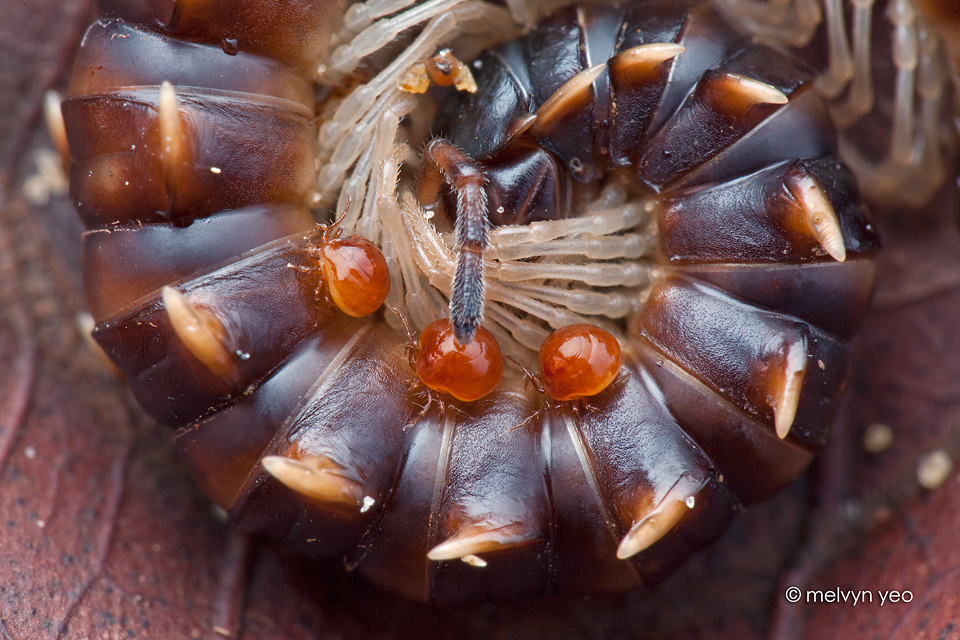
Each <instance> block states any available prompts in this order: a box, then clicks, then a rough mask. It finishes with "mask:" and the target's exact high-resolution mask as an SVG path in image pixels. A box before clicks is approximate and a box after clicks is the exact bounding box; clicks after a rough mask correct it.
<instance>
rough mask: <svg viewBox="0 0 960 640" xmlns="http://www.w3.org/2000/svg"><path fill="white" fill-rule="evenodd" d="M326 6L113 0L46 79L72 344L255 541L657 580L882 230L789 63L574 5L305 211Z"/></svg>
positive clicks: (833, 357)
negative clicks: (61, 151)
mask: <svg viewBox="0 0 960 640" xmlns="http://www.w3.org/2000/svg"><path fill="white" fill-rule="evenodd" d="M343 9H344V7H342V6H340V5H339V4H337V3H334V2H320V1H316V2H309V1H307V0H299V1H297V2H289V1H286V2H285V1H282V0H246V1H244V2H236V1H234V2H227V1H225V0H223V1H220V0H210V1H206V2H201V1H199V0H198V1H195V2H191V1H185V0H168V1H167V2H155V3H147V2H135V1H131V2H121V1H120V0H115V1H105V2H101V13H102V15H103V16H104V17H103V18H101V19H100V20H99V21H98V22H96V23H95V24H94V25H93V26H92V27H91V28H90V30H89V31H88V33H87V36H86V38H85V40H84V43H83V46H82V48H81V51H80V53H79V57H78V60H77V63H76V69H75V72H74V76H73V80H72V84H71V88H70V97H69V98H68V99H66V100H65V101H64V102H63V104H62V112H63V117H64V119H65V122H66V129H67V138H68V143H69V150H70V154H71V156H72V160H73V165H72V169H71V175H70V180H71V194H72V197H73V199H74V201H75V203H76V207H77V209H78V211H79V213H80V216H81V218H82V219H83V222H84V224H85V226H86V228H87V232H86V233H85V234H84V238H83V269H84V276H83V277H84V284H85V289H86V295H87V303H88V305H89V308H90V311H91V313H92V314H93V316H94V319H95V321H96V329H95V331H94V334H93V335H94V338H95V339H96V341H97V342H98V343H99V344H100V345H101V346H102V347H103V349H104V350H105V351H106V353H107V354H108V355H109V357H110V358H111V359H112V360H113V361H114V362H115V363H116V365H117V366H118V367H119V368H120V370H121V371H122V372H123V374H124V375H125V376H126V378H127V380H128V383H129V385H130V388H131V389H132V391H133V393H134V395H135V396H136V398H137V400H138V401H139V403H140V405H141V406H142V407H143V408H144V410H145V411H146V412H147V413H148V414H150V415H151V416H152V417H154V418H155V419H157V420H158V421H160V422H162V423H164V424H166V425H169V426H170V427H172V428H173V429H175V430H176V435H175V439H176V443H177V448H178V449H179V452H180V454H181V455H182V457H183V459H184V460H185V462H186V464H187V466H188V468H189V469H190V472H191V474H192V475H193V477H194V479H195V480H196V482H197V484H198V485H199V486H200V487H201V488H202V489H203V491H204V492H205V493H206V494H207V495H208V496H210V498H211V499H212V500H214V501H215V502H216V503H217V504H219V505H220V506H222V507H223V508H224V509H226V510H227V512H228V513H229V515H230V518H231V520H233V521H234V522H236V523H237V524H238V525H240V526H241V527H243V528H245V529H247V530H249V531H253V532H256V533H260V534H264V535H267V536H270V537H273V538H275V539H278V540H281V541H283V542H284V543H285V544H286V545H288V546H289V547H291V548H293V549H295V550H297V551H301V552H303V553H306V554H311V555H315V556H325V557H338V558H343V560H344V563H345V565H346V567H347V568H349V569H350V570H356V571H359V572H361V573H362V574H364V575H365V576H367V577H368V578H369V579H371V580H373V581H375V582H377V583H379V584H382V585H386V586H387V587H389V588H391V589H393V590H394V591H397V592H399V593H402V594H404V595H406V596H409V597H411V598H416V599H420V600H427V601H431V602H433V603H435V604H438V605H451V604H458V603H464V602H470V601H478V600H487V599H492V600H508V599H511V598H514V597H516V596H518V595H523V594H530V593H539V592H551V591H558V592H574V593H594V592H602V591H611V590H617V589H624V588H629V587H632V586H635V585H639V584H655V583H656V582H658V581H659V580H662V579H663V578H664V577H665V576H666V575H668V574H669V573H670V571H672V570H673V569H675V568H676V567H677V566H678V565H679V564H680V563H682V562H683V561H684V560H685V559H686V558H688V557H689V556H690V554H691V553H693V552H694V551H696V550H698V549H700V548H702V547H703V546H705V545H706V544H708V543H710V542H711V541H713V540H715V539H716V538H717V537H718V536H719V535H721V533H722V532H723V530H724V529H725V527H726V525H727V524H728V523H729V522H730V520H731V518H732V517H733V516H734V515H735V513H736V512H737V511H738V510H739V509H740V508H741V506H742V505H745V504H749V503H752V502H756V501H758V500H762V499H764V498H766V497H768V496H770V495H772V494H773V493H775V492H776V491H778V490H779V489H781V488H782V487H783V486H785V485H786V484H787V483H789V482H790V481H792V480H793V479H794V478H796V477H797V476H798V475H799V474H800V473H801V472H802V471H803V470H804V468H805V467H806V466H807V465H808V464H809V462H810V461H811V459H812V458H813V456H814V455H815V454H816V452H817V451H818V450H819V449H820V448H821V447H823V445H824V443H825V441H826V438H827V433H828V430H829V427H830V423H831V421H832V419H833V416H834V413H835V411H836V406H837V401H838V398H839V396H840V394H841V392H842V389H843V386H844V380H845V377H846V369H847V364H848V363H847V359H848V347H847V341H848V340H849V339H850V338H851V337H852V335H853V333H854V331H855V329H856V327H857V325H858V324H859V322H860V319H861V318H862V316H863V314H864V313H865V311H866V308H867V306H868V304H869V299H870V294H871V289H872V282H873V274H874V267H873V261H872V256H873V255H874V254H875V252H876V251H877V250H878V248H879V244H878V241H877V238H876V236H875V234H874V232H873V230H872V227H871V226H870V224H869V223H868V221H867V218H866V216H865V206H864V205H863V203H862V202H861V200H860V198H859V196H858V193H857V189H856V186H855V184H854V179H853V177H852V174H851V173H850V171H849V170H847V169H846V167H845V166H844V165H843V163H842V162H840V161H839V160H838V159H837V157H836V149H835V144H836V137H835V133H834V131H833V129H832V125H831V124H830V118H829V116H828V114H827V110H826V107H825V105H824V103H823V101H822V99H821V98H820V97H819V95H818V94H817V93H816V92H815V91H814V90H813V87H812V79H813V78H812V75H811V73H810V72H808V71H807V70H805V68H803V67H802V66H801V65H799V64H797V63H796V62H794V61H793V60H792V59H791V58H790V57H789V56H787V55H786V54H784V53H782V52H780V51H778V50H775V49H772V48H769V47H764V46H762V45H757V44H752V43H751V42H749V41H747V40H745V39H744V37H743V36H742V35H740V34H739V33H737V32H736V31H735V30H734V29H733V28H732V27H731V26H730V25H729V24H728V23H727V22H725V20H724V19H723V18H721V17H720V16H719V15H718V14H717V13H715V12H714V11H713V10H712V9H711V8H710V7H708V6H706V5H702V4H699V3H695V2H684V1H680V0H647V1H640V2H633V3H630V4H625V5H622V6H616V7H613V6H594V7H590V8H584V7H567V8H565V9H562V10H560V11H557V12H555V13H554V14H552V15H551V16H550V17H548V18H547V19H546V20H545V21H543V22H542V23H541V24H540V25H539V26H537V27H536V28H534V29H533V30H532V31H530V32H529V33H528V34H527V35H525V36H523V37H522V38H520V39H517V40H513V41H511V42H509V43H507V44H505V45H503V46H502V47H501V48H498V49H495V50H490V51H487V52H485V53H483V54H482V55H481V56H480V58H479V59H478V60H477V61H476V62H475V63H474V64H472V68H473V73H474V75H475V78H476V83H477V91H476V92H475V93H472V94H469V93H456V92H452V93H451V95H449V96H448V97H447V98H446V99H445V100H446V102H445V104H444V106H443V107H442V108H441V109H440V114H439V115H438V118H437V120H436V126H435V127H434V131H436V132H440V133H441V134H442V135H441V136H440V137H437V138H435V139H434V140H433V141H432V142H430V143H429V144H428V145H426V146H425V147H424V148H423V151H422V153H421V154H420V160H419V164H420V171H419V178H418V179H417V186H416V189H415V191H416V194H417V197H418V200H417V201H415V200H414V199H413V197H412V195H411V194H412V193H413V192H414V189H413V188H412V187H411V185H410V180H409V179H408V178H407V177H406V176H403V181H402V182H401V184H400V187H399V188H400V195H399V196H397V195H396V194H387V195H382V194H381V195H380V196H379V199H369V198H368V200H367V203H366V204H365V203H361V202H354V203H350V204H349V206H348V204H347V203H345V202H341V203H340V210H341V211H343V210H344V209H348V210H349V211H352V212H353V213H354V214H355V215H354V217H353V218H351V217H350V216H345V218H344V219H343V220H342V221H340V220H338V221H333V220H332V219H330V217H328V216H326V215H325V214H322V215H321V219H323V220H324V222H325V224H324V226H323V227H322V228H316V227H315V225H316V220H315V218H314V212H312V211H311V209H310V205H311V204H312V202H313V201H312V200H311V197H312V195H313V189H314V185H315V180H316V170H317V166H316V160H315V158H316V145H317V142H316V135H317V133H316V132H317V127H318V122H317V121H316V119H317V115H316V114H317V113H318V107H317V105H316V104H315V95H316V93H315V87H314V85H313V79H314V73H315V68H316V65H317V64H318V63H320V62H321V61H322V60H324V56H325V55H327V52H326V49H327V43H328V40H329V38H330V35H331V34H332V33H333V32H334V31H336V29H337V24H338V21H339V20H340V19H341V16H342V12H343ZM340 89H341V90H342V92H344V93H348V92H349V90H350V86H349V81H348V80H347V81H344V84H343V86H342V87H341V88H340ZM388 111H389V110H385V111H384V114H383V115H384V120H383V121H384V122H387V121H388V120H389V117H390V113H388ZM384 128H385V129H384V130H387V129H386V125H384ZM381 142H382V141H381ZM387 142H389V143H390V145H393V137H390V138H389V139H388V140H387ZM390 149H393V147H392V146H391V147H390ZM391 153H392V151H391ZM391 158H393V159H392V160H391ZM395 161H396V159H395V158H394V157H393V156H391V155H390V154H386V155H384V157H382V158H381V159H380V165H381V168H379V169H378V171H380V172H381V174H380V175H381V177H380V181H381V183H383V184H387V185H389V186H390V188H395V185H396V179H395V178H391V176H390V175H389V174H388V172H387V168H389V165H390V163H391V162H395ZM396 162H398V161H396ZM396 162H395V164H396ZM383 176H386V177H383ZM375 179H376V177H374V178H371V184H372V183H373V182H374V180H375ZM610 194H613V195H612V196H611V195H610ZM369 202H375V203H376V205H377V206H376V207H372V208H371V207H368V206H366V205H367V204H369ZM358 211H362V212H363V213H362V214H360V213H357V212H358ZM371 211H372V213H371ZM434 214H436V215H434ZM357 215H361V216H368V217H366V218H364V217H361V219H362V220H367V219H369V216H371V215H372V216H373V217H374V218H375V219H376V220H377V223H376V224H375V225H373V226H371V227H366V228H369V229H373V231H370V232H369V233H361V232H360V231H358V230H362V229H363V228H364V227H363V225H362V224H361V225H358V224H357V223H356V219H357V218H356V216H357ZM381 218H382V220H383V222H382V224H381V223H380V222H379V221H380V219H381ZM449 231H452V233H447V232H449ZM364 235H366V236H367V237H366V238H364V237H361V236H364ZM381 252H382V253H381ZM414 257H415V259H414ZM447 258H449V259H447ZM458 260H459V264H458V265H457V267H456V269H455V268H454V265H453V264H452V263H453V262H456V261H458ZM411 265H412V266H411ZM524 274H526V275H524ZM421 285H423V287H426V289H425V291H424V290H421V289H422V287H421ZM458 291H461V292H462V293H457V292H458ZM384 299H386V304H385V305H383V306H381V304H380V303H381V301H383V300H384ZM448 302H449V306H450V319H451V321H452V324H451V322H447V320H445V316H446V314H447V312H446V304H447V303H448ZM388 306H389V307H396V308H397V311H398V313H397V314H394V313H391V312H389V311H387V310H386V307H388ZM378 307H380V308H379V310H377V308H378ZM372 310H373V312H372V313H371V311H372ZM434 323H440V324H434ZM405 325H406V327H407V331H409V332H410V334H411V335H409V336H408V335H407V333H406V331H405V329H404V326H405ZM568 325H572V326H571V327H570V328H569V329H565V330H563V331H562V332H561V331H557V332H556V333H552V332H553V331H554V330H562V329H563V327H566V326H568ZM428 329H429V330H428ZM487 329H489V331H487ZM449 331H452V332H453V333H454V334H456V335H455V338H456V339H448V337H445V336H447V333H444V332H449ZM418 335H419V337H420V339H419V341H418V340H417V337H418ZM488 336H489V337H488ZM548 336H549V339H547V338H548ZM481 340H482V341H483V342H482V343H481ZM541 343H542V344H543V345H545V346H544V347H543V348H542V349H541ZM494 345H496V346H497V348H496V349H494V348H493V346H494ZM571 345H572V346H571ZM501 348H502V355H503V356H504V358H503V359H501V358H500V356H499V354H500V353H501V351H500V350H501ZM470 349H474V351H469V350H470ZM538 350H540V351H539V358H538V357H537V355H538ZM538 366H539V369H537V367H538ZM497 367H499V370H498V371H494V373H496V376H495V379H494V377H493V374H492V373H490V374H488V370H496V369H497ZM450 371H452V372H453V373H449V372H450ZM464 371H467V372H468V373H463V372H464ZM418 372H420V374H419V375H418ZM501 375H502V379H501V378H500V376H501ZM485 376H489V377H485ZM435 380H440V382H435ZM487 386H489V387H490V388H492V389H493V390H492V391H490V390H489V389H488V388H487Z"/></svg>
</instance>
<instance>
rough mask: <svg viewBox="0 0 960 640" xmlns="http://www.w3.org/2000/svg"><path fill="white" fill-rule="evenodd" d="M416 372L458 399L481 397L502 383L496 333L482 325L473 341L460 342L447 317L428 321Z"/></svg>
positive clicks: (421, 337)
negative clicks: (455, 336) (494, 335)
mask: <svg viewBox="0 0 960 640" xmlns="http://www.w3.org/2000/svg"><path fill="white" fill-rule="evenodd" d="M417 375H418V376H419V377H420V380H421V381H422V382H423V384H425V385H426V386H428V387H429V388H431V389H433V390H434V391H442V392H444V393H449V394H450V395H452V396H453V397H454V398H456V399H457V400H464V401H467V402H470V401H472V400H479V399H480V398H482V397H484V396H485V395H487V394H488V393H490V392H491V391H493V390H494V389H496V388H497V385H498V384H500V378H501V377H502V376H503V355H502V354H501V353H500V345H499V344H497V340H496V338H494V337H493V335H492V334H491V333H490V332H489V331H487V330H486V329H484V328H483V327H480V328H478V329H477V333H476V335H475V336H474V338H473V341H472V342H470V343H468V344H465V345H461V344H458V343H457V341H456V339H455V338H454V336H453V326H452V325H451V324H450V321H449V320H447V319H443V320H437V321H435V322H431V323H430V324H428V325H427V326H426V327H425V328H424V330H423V331H422V332H421V333H420V355H419V356H418V357H417Z"/></svg>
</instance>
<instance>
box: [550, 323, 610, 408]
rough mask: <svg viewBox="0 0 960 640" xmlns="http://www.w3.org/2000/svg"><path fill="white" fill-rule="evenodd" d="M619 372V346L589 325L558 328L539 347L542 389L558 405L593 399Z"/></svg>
mask: <svg viewBox="0 0 960 640" xmlns="http://www.w3.org/2000/svg"><path fill="white" fill-rule="evenodd" d="M619 371H620V343H619V342H617V339H616V338H614V337H613V336H612V335H611V334H610V333H609V332H607V331H604V330H603V329H601V328H600V327H598V326H595V325H592V324H572V325H570V326H567V327H563V328H562V329H557V330H556V331H554V332H553V333H551V334H550V335H549V336H547V339H546V340H544V341H543V344H542V345H541V346H540V377H541V379H542V382H543V388H544V390H545V391H546V392H547V393H548V394H550V397H552V398H554V399H555V400H559V401H561V402H563V401H566V400H576V399H577V398H585V397H587V396H593V395H596V394H598V393H600V392H601V391H603V390H604V389H606V388H607V387H608V386H609V385H610V383H611V382H613V381H614V379H615V378H616V377H617V373H618V372H619Z"/></svg>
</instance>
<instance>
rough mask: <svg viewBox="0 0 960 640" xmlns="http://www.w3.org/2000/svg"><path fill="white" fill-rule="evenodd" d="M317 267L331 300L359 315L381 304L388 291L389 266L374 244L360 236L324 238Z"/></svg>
mask: <svg viewBox="0 0 960 640" xmlns="http://www.w3.org/2000/svg"><path fill="white" fill-rule="evenodd" d="M318 251H319V254H320V268H321V269H322V270H323V278H324V280H325V281H326V283H327V290H328V291H329V292H330V297H331V298H332V299H333V302H334V304H336V305H337V307H339V308H340V310H341V311H343V312H344V313H345V314H347V315H348V316H353V317H354V318H361V317H363V316H366V315H369V314H371V313H373V312H374V311H376V310H377V309H379V308H380V305H382V304H383V301H384V300H385V299H386V298H387V294H388V293H390V270H389V269H388V268H387V261H386V259H384V257H383V254H382V253H380V249H378V248H377V245H375V244H373V243H372V242H370V241H369V240H367V239H366V238H363V237H361V236H348V237H346V238H333V239H332V240H330V239H327V234H326V233H324V238H323V240H322V241H321V246H320V247H319V250H318Z"/></svg>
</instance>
